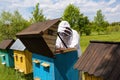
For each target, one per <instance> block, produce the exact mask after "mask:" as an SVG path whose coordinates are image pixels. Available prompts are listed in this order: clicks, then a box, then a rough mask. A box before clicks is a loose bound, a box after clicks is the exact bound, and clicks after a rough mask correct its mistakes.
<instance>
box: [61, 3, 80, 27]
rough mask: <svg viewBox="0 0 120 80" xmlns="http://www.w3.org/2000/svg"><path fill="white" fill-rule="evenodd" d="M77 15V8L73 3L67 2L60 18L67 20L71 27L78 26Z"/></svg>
mask: <svg viewBox="0 0 120 80" xmlns="http://www.w3.org/2000/svg"><path fill="white" fill-rule="evenodd" d="M79 15H80V11H79V8H78V7H76V6H74V5H73V4H69V5H68V6H67V7H66V9H65V10H64V13H63V16H62V19H63V20H66V21H68V22H69V23H70V25H71V27H72V28H74V27H75V26H78V24H77V22H78V19H79Z"/></svg>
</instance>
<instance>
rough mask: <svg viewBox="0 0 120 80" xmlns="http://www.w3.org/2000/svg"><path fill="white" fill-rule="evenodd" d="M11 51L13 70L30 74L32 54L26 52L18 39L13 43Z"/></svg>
mask: <svg viewBox="0 0 120 80" xmlns="http://www.w3.org/2000/svg"><path fill="white" fill-rule="evenodd" d="M11 49H13V50H14V64H15V70H18V71H19V72H21V73H24V74H29V73H32V53H31V52H29V51H28V50H26V47H25V46H24V44H23V43H22V42H21V41H20V40H19V39H17V40H16V41H15V43H14V44H13V45H12V46H11Z"/></svg>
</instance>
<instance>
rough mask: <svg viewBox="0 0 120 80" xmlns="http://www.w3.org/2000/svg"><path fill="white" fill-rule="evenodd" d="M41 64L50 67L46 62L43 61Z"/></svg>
mask: <svg viewBox="0 0 120 80" xmlns="http://www.w3.org/2000/svg"><path fill="white" fill-rule="evenodd" d="M41 65H42V66H44V67H50V64H49V63H46V62H43V63H42V64H41Z"/></svg>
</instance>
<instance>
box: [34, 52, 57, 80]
mask: <svg viewBox="0 0 120 80" xmlns="http://www.w3.org/2000/svg"><path fill="white" fill-rule="evenodd" d="M34 60H39V61H40V63H35V62H34ZM32 61H33V75H34V80H35V79H36V78H37V79H40V80H55V79H54V61H53V59H52V58H48V57H45V56H41V55H38V54H35V53H33V55H32ZM42 63H47V64H49V65H50V66H49V67H45V66H43V65H42Z"/></svg>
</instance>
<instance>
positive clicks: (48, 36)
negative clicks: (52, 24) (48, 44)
mask: <svg viewBox="0 0 120 80" xmlns="http://www.w3.org/2000/svg"><path fill="white" fill-rule="evenodd" d="M43 38H44V39H48V40H56V39H57V37H56V36H51V35H47V34H44V35H43Z"/></svg>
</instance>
